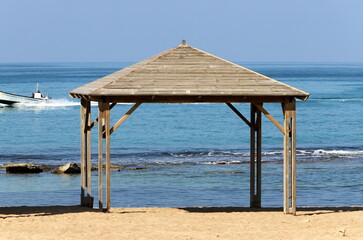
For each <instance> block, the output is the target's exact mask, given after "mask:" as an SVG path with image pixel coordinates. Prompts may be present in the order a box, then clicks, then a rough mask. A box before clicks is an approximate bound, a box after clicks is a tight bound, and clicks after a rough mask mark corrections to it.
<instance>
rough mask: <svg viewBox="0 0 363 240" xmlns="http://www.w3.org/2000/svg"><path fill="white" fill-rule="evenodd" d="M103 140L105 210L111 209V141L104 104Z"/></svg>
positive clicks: (108, 115) (106, 107)
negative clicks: (104, 144) (104, 155)
mask: <svg viewBox="0 0 363 240" xmlns="http://www.w3.org/2000/svg"><path fill="white" fill-rule="evenodd" d="M103 110H104V113H103V114H104V119H105V128H106V129H105V139H106V149H105V151H106V209H107V210H110V208H111V152H110V151H111V139H110V128H111V124H110V105H109V103H108V102H105V103H104V109H103Z"/></svg>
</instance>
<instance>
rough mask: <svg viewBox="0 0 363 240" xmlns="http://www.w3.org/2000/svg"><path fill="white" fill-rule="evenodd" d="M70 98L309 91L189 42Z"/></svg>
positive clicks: (300, 95) (302, 96)
mask: <svg viewBox="0 0 363 240" xmlns="http://www.w3.org/2000/svg"><path fill="white" fill-rule="evenodd" d="M69 94H70V96H71V97H74V98H82V97H85V96H92V97H95V96H99V97H106V96H109V97H111V98H112V97H123V98H126V97H130V98H131V97H132V98H134V96H135V95H144V96H159V95H169V96H174V95H178V96H186V97H187V96H199V95H202V96H203V95H208V96H228V95H231V94H235V95H238V96H289V97H296V98H300V99H302V100H306V99H307V98H308V96H309V94H308V93H306V92H303V91H301V90H298V89H296V88H293V87H291V86H289V85H287V84H284V83H281V82H279V81H276V80H274V79H271V78H269V77H266V76H264V75H262V74H259V73H256V72H253V71H251V70H249V69H246V68H244V67H242V66H239V65H237V64H234V63H232V62H229V61H227V60H224V59H221V58H218V57H216V56H213V55H211V54H209V53H206V52H203V51H201V50H199V49H196V48H194V47H191V46H189V45H186V44H185V45H184V44H182V45H179V46H177V47H175V48H172V49H170V50H168V51H165V52H163V53H161V54H158V55H156V56H154V57H151V58H149V59H146V60H144V61H141V62H139V63H136V64H134V65H132V66H129V67H127V68H124V69H121V70H119V71H117V72H114V73H112V74H110V75H107V76H105V77H103V78H101V79H98V80H96V81H93V82H91V83H88V84H86V85H84V86H82V87H80V88H77V89H75V90H72V91H71V92H70V93H69Z"/></svg>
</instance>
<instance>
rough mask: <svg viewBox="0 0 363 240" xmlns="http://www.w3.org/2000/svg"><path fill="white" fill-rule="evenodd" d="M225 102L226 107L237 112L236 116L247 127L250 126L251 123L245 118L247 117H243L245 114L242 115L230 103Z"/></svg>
mask: <svg viewBox="0 0 363 240" xmlns="http://www.w3.org/2000/svg"><path fill="white" fill-rule="evenodd" d="M226 104H227V105H228V107H230V108H231V109H232V111H233V112H235V113H236V114H237V116H238V117H240V118H241V119H242V120H243V121H244V122H245V123H246V124H247V125H248V126H249V127H251V123H250V122H249V121H248V120H247V118H245V116H243V114H242V113H240V112H239V111H238V109H237V108H235V107H234V106H233V105H232V104H231V103H226Z"/></svg>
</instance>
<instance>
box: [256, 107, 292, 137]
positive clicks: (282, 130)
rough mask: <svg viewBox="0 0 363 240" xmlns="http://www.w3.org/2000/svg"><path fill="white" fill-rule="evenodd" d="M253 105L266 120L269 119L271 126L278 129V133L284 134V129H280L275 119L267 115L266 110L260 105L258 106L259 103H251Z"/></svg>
mask: <svg viewBox="0 0 363 240" xmlns="http://www.w3.org/2000/svg"><path fill="white" fill-rule="evenodd" d="M253 105H255V106H256V107H257V108H258V110H260V111H261V112H262V113H263V114H264V115H265V116H266V117H267V118H268V119H270V121H271V122H272V123H273V124H275V126H276V127H277V128H278V129H280V131H281V132H282V133H283V134H285V130H284V127H282V126H281V124H280V123H279V122H278V121H276V119H275V118H273V117H272V116H271V114H270V113H269V112H267V110H266V109H264V108H263V107H262V105H261V104H259V103H253Z"/></svg>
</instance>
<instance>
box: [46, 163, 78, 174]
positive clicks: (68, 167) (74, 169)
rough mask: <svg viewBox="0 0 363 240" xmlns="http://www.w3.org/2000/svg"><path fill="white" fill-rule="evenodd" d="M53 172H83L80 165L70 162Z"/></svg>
mask: <svg viewBox="0 0 363 240" xmlns="http://www.w3.org/2000/svg"><path fill="white" fill-rule="evenodd" d="M52 173H57V174H62V173H66V174H67V173H68V174H69V173H81V168H80V167H79V166H78V164H77V163H68V164H66V165H63V166H60V167H58V168H56V169H54V170H53V171H52Z"/></svg>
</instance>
